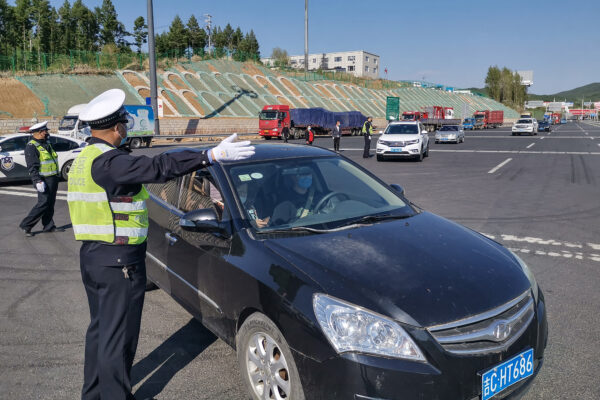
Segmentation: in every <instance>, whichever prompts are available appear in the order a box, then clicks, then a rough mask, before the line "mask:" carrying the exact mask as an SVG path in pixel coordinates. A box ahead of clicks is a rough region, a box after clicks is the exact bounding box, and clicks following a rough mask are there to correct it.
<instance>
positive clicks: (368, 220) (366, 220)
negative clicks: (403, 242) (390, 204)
mask: <svg viewBox="0 0 600 400" xmlns="http://www.w3.org/2000/svg"><path fill="white" fill-rule="evenodd" d="M410 217H411V215H406V214H401V215H394V214H380V215H366V216H364V217H360V218H357V219H353V220H350V221H348V222H346V223H345V224H344V226H347V225H368V224H372V223H375V222H381V221H387V220H392V219H405V218H410Z"/></svg>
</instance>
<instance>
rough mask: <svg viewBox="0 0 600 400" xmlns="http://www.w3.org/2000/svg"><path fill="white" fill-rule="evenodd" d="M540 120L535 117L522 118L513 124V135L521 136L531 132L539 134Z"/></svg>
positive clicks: (531, 133)
mask: <svg viewBox="0 0 600 400" xmlns="http://www.w3.org/2000/svg"><path fill="white" fill-rule="evenodd" d="M537 131H538V122H537V120H536V119H535V118H520V119H519V120H518V121H517V122H515V123H514V125H513V126H512V135H513V136H515V135H519V136H521V135H522V134H523V133H529V134H530V135H537Z"/></svg>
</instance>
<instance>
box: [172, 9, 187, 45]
mask: <svg viewBox="0 0 600 400" xmlns="http://www.w3.org/2000/svg"><path fill="white" fill-rule="evenodd" d="M168 38H169V46H170V47H171V49H173V50H177V53H178V54H183V52H184V51H185V48H186V47H187V32H186V29H185V26H184V25H183V22H182V21H181V18H179V15H176V16H175V18H174V19H173V22H171V26H170V27H169V36H168Z"/></svg>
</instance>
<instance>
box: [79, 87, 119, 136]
mask: <svg viewBox="0 0 600 400" xmlns="http://www.w3.org/2000/svg"><path fill="white" fill-rule="evenodd" d="M124 102H125V92H124V91H122V90H121V89H109V90H107V91H106V92H104V93H102V94H100V95H99V96H96V97H94V98H93V99H92V101H90V102H89V103H88V104H87V105H86V106H85V108H84V109H83V111H82V112H81V113H80V114H79V119H80V120H81V121H84V122H87V123H88V124H89V125H90V127H91V128H92V129H108V128H112V127H113V126H115V125H116V124H117V123H118V122H124V123H127V111H126V110H125V107H123V103H124Z"/></svg>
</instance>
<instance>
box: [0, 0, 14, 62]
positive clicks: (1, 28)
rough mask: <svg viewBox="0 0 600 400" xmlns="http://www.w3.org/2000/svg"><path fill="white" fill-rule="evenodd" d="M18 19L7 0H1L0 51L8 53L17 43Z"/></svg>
mask: <svg viewBox="0 0 600 400" xmlns="http://www.w3.org/2000/svg"><path fill="white" fill-rule="evenodd" d="M15 31H16V19H15V13H14V8H13V7H12V6H11V5H10V4H8V3H7V1H6V0H0V51H2V52H4V53H5V54H8V53H9V52H10V50H9V49H10V48H12V47H14V46H15V45H16V40H15V39H16V35H15Z"/></svg>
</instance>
